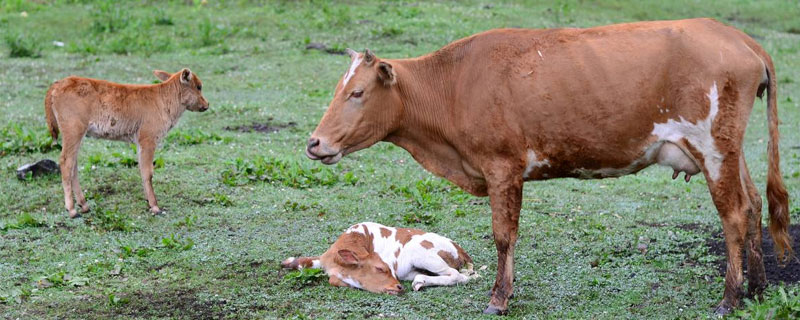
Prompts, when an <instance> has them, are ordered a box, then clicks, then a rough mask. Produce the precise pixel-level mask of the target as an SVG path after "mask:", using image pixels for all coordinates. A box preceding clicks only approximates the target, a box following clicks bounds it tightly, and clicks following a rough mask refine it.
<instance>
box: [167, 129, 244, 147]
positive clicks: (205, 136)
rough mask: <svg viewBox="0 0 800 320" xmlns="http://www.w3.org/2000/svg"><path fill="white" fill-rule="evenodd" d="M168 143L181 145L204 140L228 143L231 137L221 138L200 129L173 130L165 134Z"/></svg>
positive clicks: (198, 142)
mask: <svg viewBox="0 0 800 320" xmlns="http://www.w3.org/2000/svg"><path fill="white" fill-rule="evenodd" d="M166 140H167V142H168V143H175V144H178V145H182V146H190V145H196V144H201V143H206V142H223V143H228V142H231V141H232V140H233V139H231V138H222V137H221V136H219V135H218V134H216V133H206V132H205V131H202V130H200V129H190V130H174V131H172V132H170V133H169V134H168V135H167V139H166Z"/></svg>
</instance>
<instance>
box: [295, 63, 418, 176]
mask: <svg viewBox="0 0 800 320" xmlns="http://www.w3.org/2000/svg"><path fill="white" fill-rule="evenodd" d="M347 52H348V53H349V54H350V59H351V64H350V67H349V69H348V70H347V72H346V73H345V74H344V77H342V79H341V80H339V84H337V85H336V92H335V94H334V96H333V100H332V101H331V103H330V105H329V106H328V111H326V112H325V115H324V116H323V117H322V120H321V121H320V123H319V125H317V129H316V130H314V133H312V134H311V138H310V139H308V146H307V147H306V155H307V156H308V157H309V158H311V159H312V160H320V161H322V163H324V164H334V163H336V162H338V161H339V160H341V159H342V157H343V156H344V155H346V154H349V153H352V152H355V151H358V150H361V149H364V148H366V147H369V146H371V145H373V144H374V143H376V142H378V141H380V140H382V139H384V138H385V137H386V136H387V135H388V134H390V133H391V132H392V131H394V130H395V129H396V128H397V126H398V124H399V123H400V120H401V117H402V115H403V105H402V102H401V101H400V95H399V93H398V89H397V86H396V85H395V84H396V82H397V79H396V74H395V71H394V68H393V67H392V65H391V64H389V63H388V62H386V61H381V60H380V59H378V57H376V56H375V55H374V54H372V52H370V51H369V49H367V50H366V51H365V52H364V53H363V54H360V53H357V52H355V51H353V50H350V49H347Z"/></svg>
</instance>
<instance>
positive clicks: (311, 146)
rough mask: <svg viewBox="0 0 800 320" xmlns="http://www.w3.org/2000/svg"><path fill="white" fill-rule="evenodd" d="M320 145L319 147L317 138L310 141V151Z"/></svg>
mask: <svg viewBox="0 0 800 320" xmlns="http://www.w3.org/2000/svg"><path fill="white" fill-rule="evenodd" d="M318 145H319V139H317V138H311V139H308V148H309V149H311V148H313V147H316V146H318Z"/></svg>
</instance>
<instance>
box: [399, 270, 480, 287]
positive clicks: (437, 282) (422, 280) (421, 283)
mask: <svg viewBox="0 0 800 320" xmlns="http://www.w3.org/2000/svg"><path fill="white" fill-rule="evenodd" d="M437 274H438V276H427V275H424V274H419V275H417V276H416V277H414V282H413V283H412V284H411V286H412V287H413V288H414V291H419V289H422V288H423V287H430V286H452V285H455V284H460V283H466V282H468V281H469V279H470V277H468V276H466V275H464V274H461V273H459V272H458V270H456V269H453V268H448V269H447V270H446V271H444V272H441V273H440V272H437Z"/></svg>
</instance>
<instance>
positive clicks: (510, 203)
mask: <svg viewBox="0 0 800 320" xmlns="http://www.w3.org/2000/svg"><path fill="white" fill-rule="evenodd" d="M502 171H503V170H498V173H499V172H502ZM509 171H510V170H506V172H503V174H499V175H497V176H494V177H487V183H488V187H489V188H488V191H489V201H490V203H491V207H492V233H493V234H494V244H495V246H496V247H497V277H496V278H495V282H494V287H492V299H491V301H490V302H489V306H488V307H486V309H485V310H483V313H486V314H506V313H507V312H508V298H509V297H510V296H511V293H512V291H513V281H514V246H515V245H516V243H517V231H518V228H519V211H520V209H521V205H522V173H519V174H515V173H511V172H509Z"/></svg>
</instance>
